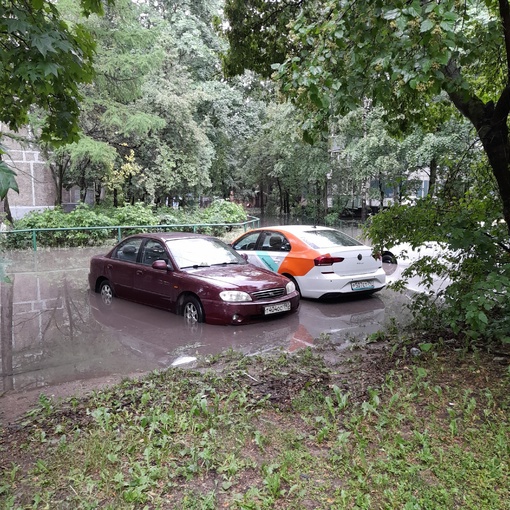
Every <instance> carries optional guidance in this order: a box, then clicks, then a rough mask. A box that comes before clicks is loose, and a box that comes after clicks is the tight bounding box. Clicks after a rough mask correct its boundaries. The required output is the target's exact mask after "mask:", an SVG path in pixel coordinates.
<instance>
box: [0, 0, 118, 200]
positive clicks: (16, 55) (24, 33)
mask: <svg viewBox="0 0 510 510" xmlns="http://www.w3.org/2000/svg"><path fill="white" fill-rule="evenodd" d="M105 3H113V0H106V2H103V1H102V0H81V1H80V6H81V10H82V13H83V14H84V15H86V16H89V15H90V14H92V13H97V14H102V13H103V4H105ZM93 53H94V42H93V40H92V38H91V37H90V34H89V33H88V32H87V31H86V30H85V29H84V28H83V26H82V25H80V24H76V25H74V26H70V25H68V24H67V23H65V22H64V21H63V19H62V17H61V15H60V12H59V10H58V8H57V4H56V3H55V2H51V1H46V0H11V1H8V2H5V1H4V2H2V3H1V4H0V91H1V92H0V122H4V123H6V124H7V125H8V126H9V128H10V129H12V130H14V131H16V130H18V129H19V128H21V127H22V126H24V125H25V124H27V121H28V113H29V111H30V110H31V109H32V108H33V107H38V108H40V109H41V110H42V111H43V112H44V123H43V126H42V137H43V138H44V139H46V140H51V141H54V142H56V141H73V140H76V139H77V137H78V116H79V104H80V97H81V96H80V91H79V84H80V83H83V82H88V81H90V80H91V79H92V76H93V71H92V59H93ZM0 156H1V152H0ZM9 189H15V190H16V189H17V186H16V182H15V180H14V177H13V173H12V171H11V170H9V169H8V168H7V167H6V166H5V164H0V198H4V197H5V196H6V194H7V192H8V190H9Z"/></svg>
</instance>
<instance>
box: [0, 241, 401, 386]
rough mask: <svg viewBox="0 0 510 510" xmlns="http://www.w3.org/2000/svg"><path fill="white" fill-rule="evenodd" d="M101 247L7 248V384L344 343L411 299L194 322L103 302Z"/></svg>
mask: <svg viewBox="0 0 510 510" xmlns="http://www.w3.org/2000/svg"><path fill="white" fill-rule="evenodd" d="M98 251H100V250H98V249H97V248H90V249H68V250H51V251H45V250H41V251H38V252H36V253H34V252H21V253H9V254H7V255H5V254H4V258H3V259H2V260H1V261H0V263H1V264H3V269H4V271H5V273H6V274H7V275H8V276H9V278H10V280H11V283H9V284H5V283H4V284H0V291H1V292H0V304H1V310H2V312H1V324H0V326H1V342H0V343H1V351H0V356H1V378H0V379H1V386H0V392H1V391H3V392H20V391H25V390H34V389H37V388H41V391H42V389H43V388H45V387H47V386H53V385H58V384H62V383H69V382H73V381H85V380H90V379H93V378H94V379H95V378H101V377H108V376H119V375H120V376H122V375H133V374H136V373H145V372H148V371H151V370H154V369H161V368H165V367H169V366H172V365H173V366H175V365H180V364H182V365H185V366H190V365H191V366H192V364H193V360H194V359H196V358H197V357H198V356H204V355H210V354H218V353H220V352H223V351H225V350H228V349H234V350H236V351H240V352H243V353H245V354H247V355H253V354H260V353H263V352H268V351H272V350H275V349H281V350H284V351H287V352H291V351H294V350H296V349H300V348H302V347H306V346H309V345H314V343H315V342H316V341H317V339H318V338H319V337H320V336H321V335H323V334H328V335H329V336H330V338H331V340H333V341H334V342H336V343H337V344H338V345H339V346H342V347H346V348H347V347H349V346H350V345H352V342H354V341H358V340H357V339H359V338H364V337H366V335H367V334H370V333H374V332H375V331H377V330H378V329H380V328H381V326H382V325H383V324H384V322H385V321H386V320H387V319H388V318H389V317H395V316H397V317H401V309H402V300H403V299H405V298H402V297H401V296H398V295H396V294H395V293H393V292H390V291H388V290H384V291H382V292H380V293H378V294H376V295H374V296H372V297H369V298H365V299H357V300H348V301H346V300H342V301H335V302H316V301H310V300H302V301H301V306H300V310H299V312H298V313H297V314H293V315H291V316H286V317H279V318H275V319H273V320H270V321H267V322H262V323H257V324H251V325H245V326H238V327H234V326H211V325H207V324H200V325H197V326H196V327H194V328H189V327H187V326H186V324H185V323H184V320H183V318H182V317H178V316H176V315H173V314H171V313H168V312H165V311H161V310H156V309H153V308H149V307H146V306H142V305H138V304H134V303H129V302H126V301H122V300H115V302H114V305H113V307H112V308H108V309H107V310H105V309H104V308H103V307H102V306H101V305H102V303H101V301H100V300H99V299H98V296H97V295H96V294H94V293H91V292H90V291H89V289H88V287H87V273H88V263H89V260H90V257H91V256H92V255H93V254H96V253H98Z"/></svg>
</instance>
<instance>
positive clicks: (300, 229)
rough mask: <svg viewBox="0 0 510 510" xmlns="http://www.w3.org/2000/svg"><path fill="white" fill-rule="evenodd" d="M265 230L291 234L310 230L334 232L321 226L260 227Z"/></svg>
mask: <svg viewBox="0 0 510 510" xmlns="http://www.w3.org/2000/svg"><path fill="white" fill-rule="evenodd" d="M262 228H263V229H266V230H281V231H282V232H291V233H293V234H296V233H299V232H310V230H336V229H334V228H330V227H323V226H322V225H317V226H315V225H274V226H271V227H262Z"/></svg>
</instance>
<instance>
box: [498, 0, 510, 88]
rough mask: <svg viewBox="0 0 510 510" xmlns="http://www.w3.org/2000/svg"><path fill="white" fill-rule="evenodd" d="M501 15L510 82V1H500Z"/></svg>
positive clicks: (509, 79)
mask: <svg viewBox="0 0 510 510" xmlns="http://www.w3.org/2000/svg"><path fill="white" fill-rule="evenodd" d="M499 15H500V16H501V25H502V27H503V37H504V39H505V50H506V73H507V80H508V81H509V82H510V6H509V5H508V0H499Z"/></svg>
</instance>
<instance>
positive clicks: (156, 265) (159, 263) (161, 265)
mask: <svg viewBox="0 0 510 510" xmlns="http://www.w3.org/2000/svg"><path fill="white" fill-rule="evenodd" d="M152 269H160V270H162V271H168V270H169V269H171V266H170V265H169V264H167V262H166V261H165V260H156V261H154V262H153V263H152Z"/></svg>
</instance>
